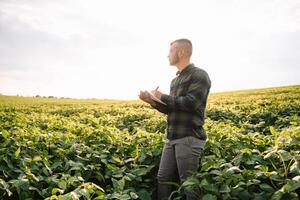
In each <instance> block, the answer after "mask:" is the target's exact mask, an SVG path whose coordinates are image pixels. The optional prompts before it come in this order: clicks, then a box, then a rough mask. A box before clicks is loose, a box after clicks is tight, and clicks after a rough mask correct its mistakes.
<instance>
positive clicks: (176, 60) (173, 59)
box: [169, 54, 179, 65]
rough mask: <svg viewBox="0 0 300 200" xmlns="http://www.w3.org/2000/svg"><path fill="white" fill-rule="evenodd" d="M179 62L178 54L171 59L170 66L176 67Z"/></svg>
mask: <svg viewBox="0 0 300 200" xmlns="http://www.w3.org/2000/svg"><path fill="white" fill-rule="evenodd" d="M178 62H179V57H178V54H175V55H174V56H173V58H171V59H170V58H169V63H170V65H176V64H177V63H178Z"/></svg>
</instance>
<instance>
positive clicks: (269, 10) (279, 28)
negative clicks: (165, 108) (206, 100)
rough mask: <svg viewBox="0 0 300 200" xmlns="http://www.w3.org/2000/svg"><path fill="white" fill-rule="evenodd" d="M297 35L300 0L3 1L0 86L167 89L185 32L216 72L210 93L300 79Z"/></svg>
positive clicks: (122, 93)
mask: <svg viewBox="0 0 300 200" xmlns="http://www.w3.org/2000/svg"><path fill="white" fill-rule="evenodd" d="M299 35H300V3H299V1H297V0H287V1H286V0H277V1H271V0H266V1H259V0H255V1H253V0H251V1H250V0H249V1H234V0H231V1H221V0H214V1H194V0H187V1H184V2H183V1H138V0H129V1H119V0H113V1H106V2H104V1H96V0H91V1H82V0H54V1H50V0H48V1H40V0H26V1H16V0H2V1H1V2H0V56H1V58H0V92H1V93H7V94H16V92H17V93H18V94H24V95H25V94H26V95H31V94H32V95H36V94H37V93H39V94H41V95H54V96H69V97H99V98H136V97H137V96H136V95H137V93H138V91H139V90H140V89H151V88H152V87H156V85H160V88H162V90H163V91H165V92H167V91H168V87H169V82H170V80H171V79H172V77H173V76H174V73H175V72H176V69H175V68H174V67H173V66H169V65H168V62H167V54H168V48H169V43H170V42H171V41H172V40H173V39H177V38H179V37H187V38H190V39H191V40H192V41H193V43H194V55H193V62H194V63H195V64H196V65H197V66H200V67H202V68H204V69H205V70H207V71H208V72H209V74H210V76H211V78H212V83H213V85H212V91H222V90H234V89H243V88H251V87H264V86H266V87H270V86H272V85H274V86H278V85H280V84H299V81H298V79H296V78H297V77H296V76H295V74H299V67H298V65H299V63H300V44H299V42H298V41H300V40H299V39H300V38H299ZM265 74H269V75H268V76H266V75H265ZM251 76H255V77H256V78H255V80H254V79H251V78H250V77H251ZM274 77H276V78H274Z"/></svg>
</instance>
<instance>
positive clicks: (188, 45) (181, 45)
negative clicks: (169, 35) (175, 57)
mask: <svg viewBox="0 0 300 200" xmlns="http://www.w3.org/2000/svg"><path fill="white" fill-rule="evenodd" d="M173 43H177V44H178V46H177V48H178V49H182V50H184V52H185V54H186V57H188V58H190V57H191V56H192V53H193V45H192V42H191V41H190V40H188V39H178V40H174V41H173V42H171V45H172V44H173Z"/></svg>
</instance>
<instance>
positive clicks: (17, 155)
mask: <svg viewBox="0 0 300 200" xmlns="http://www.w3.org/2000/svg"><path fill="white" fill-rule="evenodd" d="M20 152H21V148H20V147H19V148H18V149H17V150H16V151H15V156H16V157H17V158H18V157H19V155H20Z"/></svg>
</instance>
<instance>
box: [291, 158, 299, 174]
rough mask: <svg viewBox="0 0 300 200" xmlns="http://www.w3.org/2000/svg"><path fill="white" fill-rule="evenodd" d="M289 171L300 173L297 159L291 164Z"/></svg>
mask: <svg viewBox="0 0 300 200" xmlns="http://www.w3.org/2000/svg"><path fill="white" fill-rule="evenodd" d="M290 172H291V173H294V174H300V162H299V161H298V160H296V161H295V162H294V163H293V164H292V165H291V167H290Z"/></svg>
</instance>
